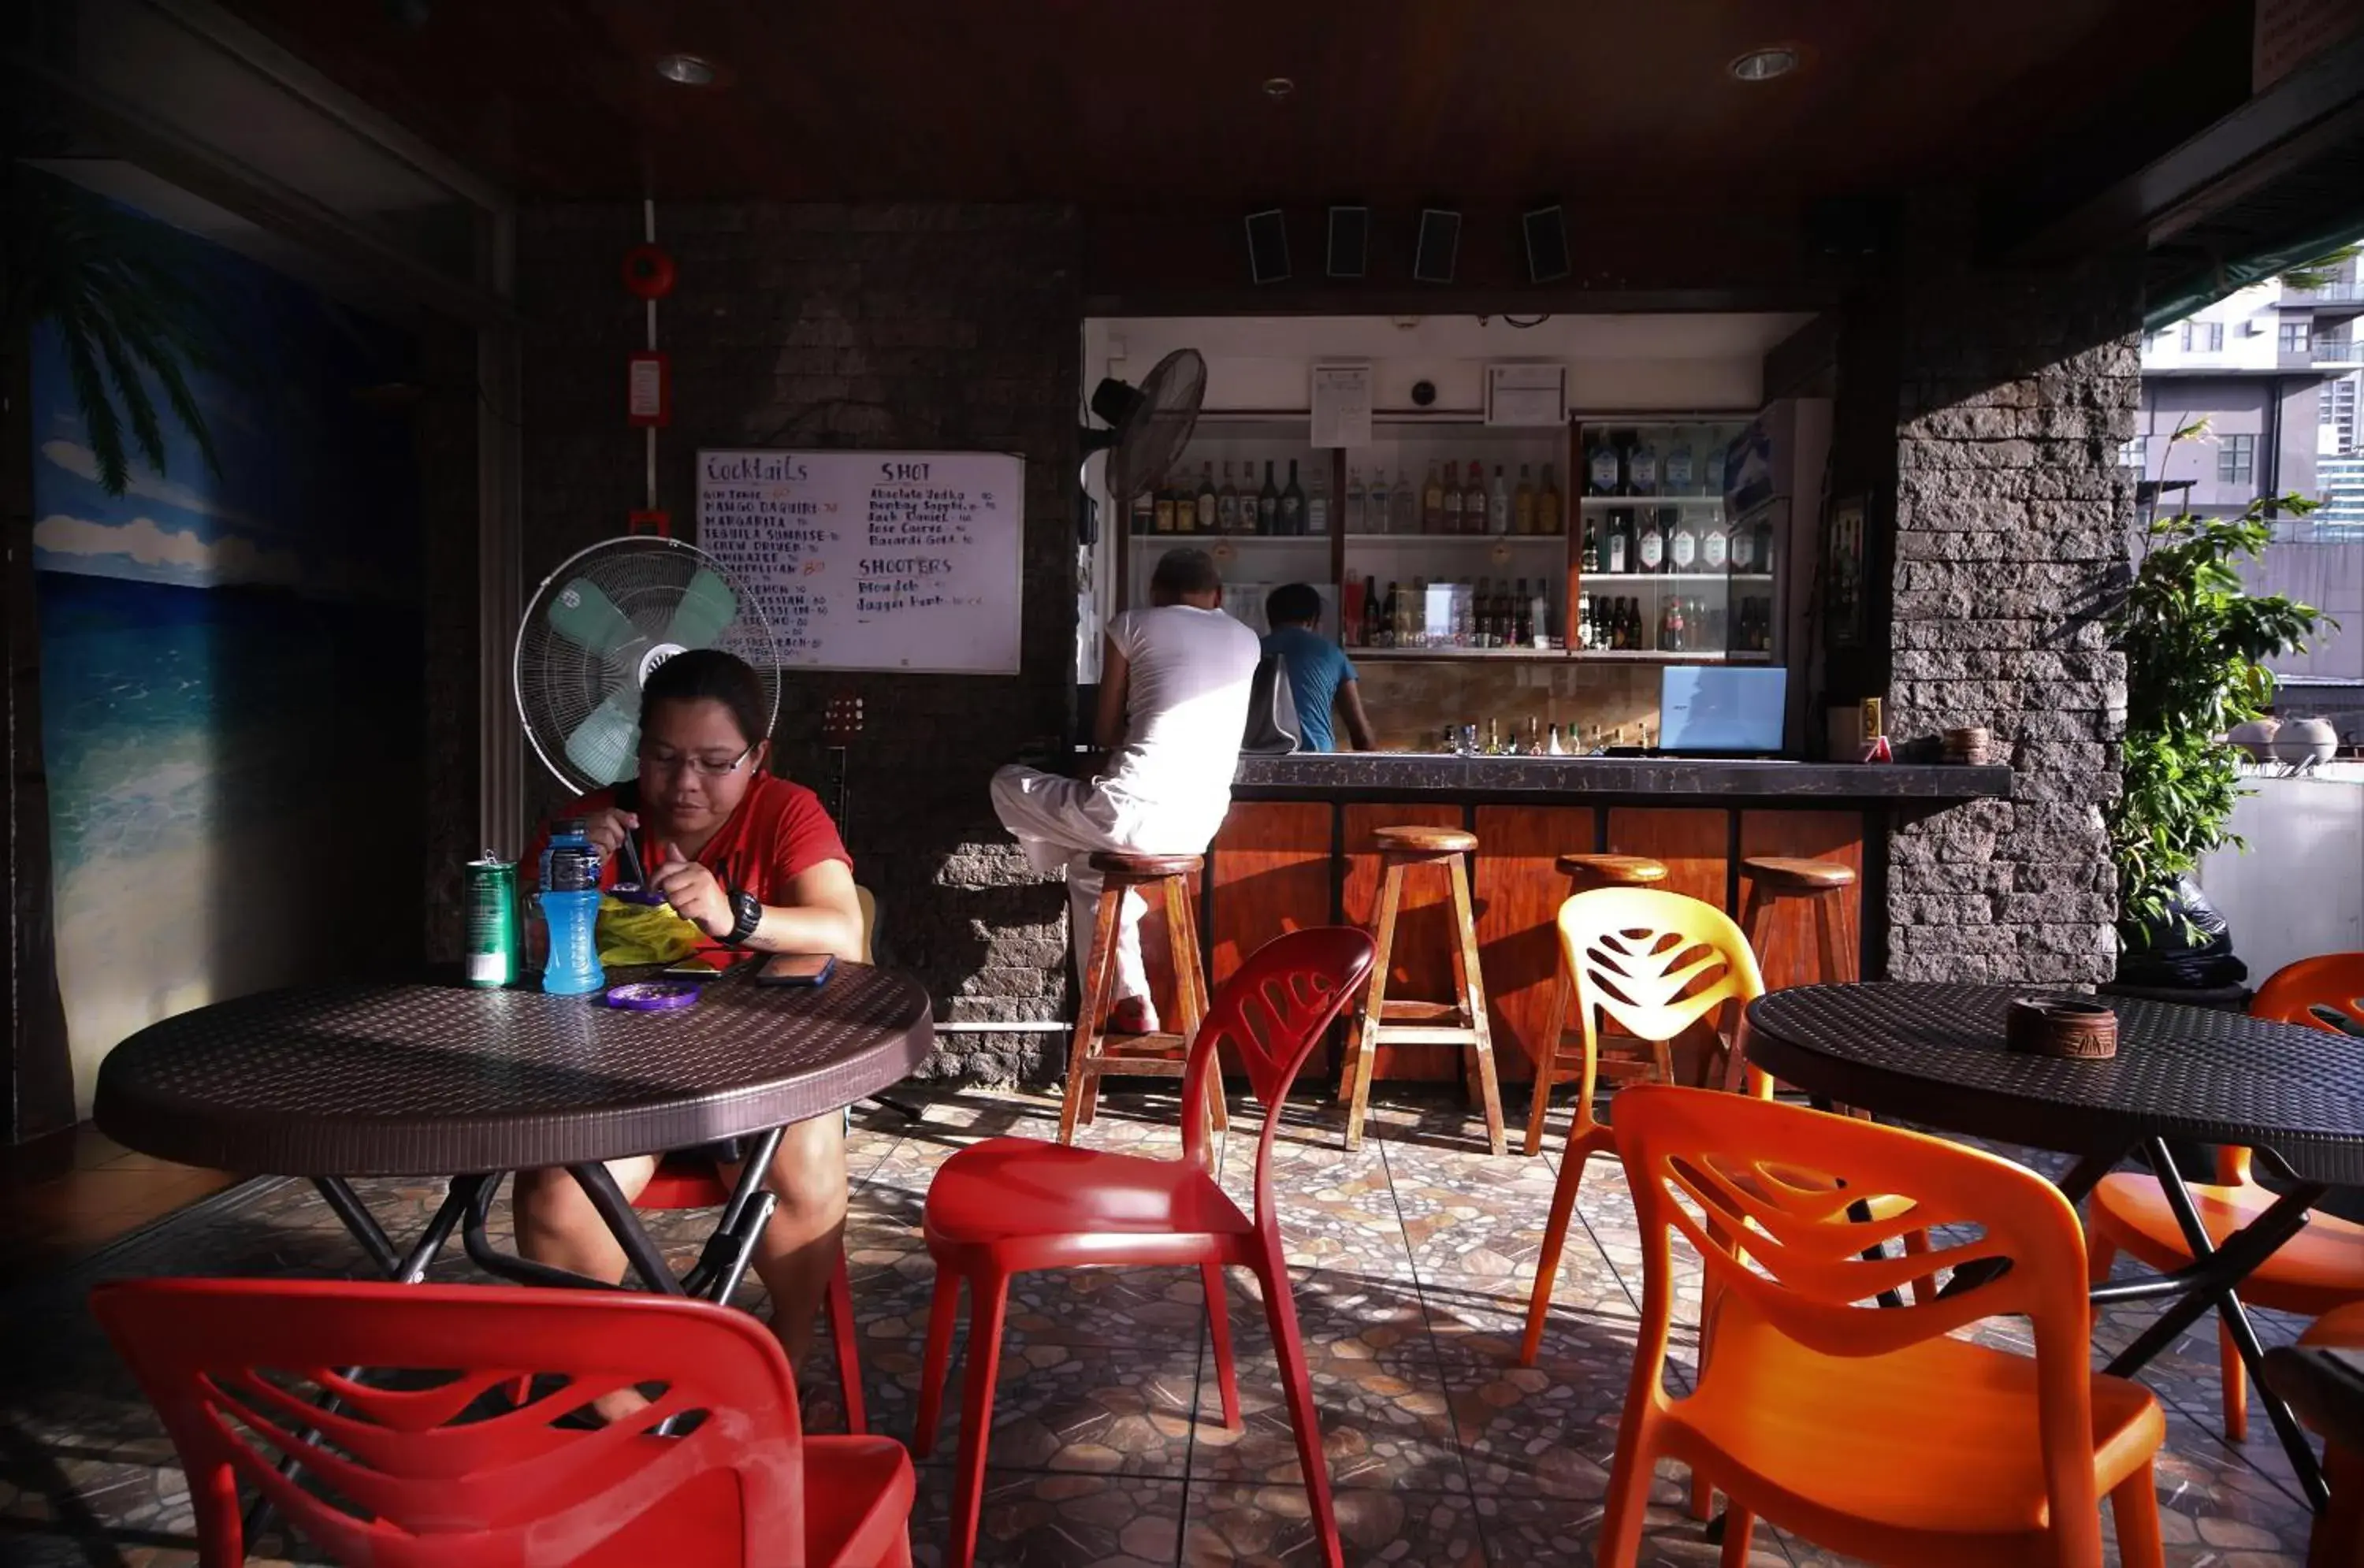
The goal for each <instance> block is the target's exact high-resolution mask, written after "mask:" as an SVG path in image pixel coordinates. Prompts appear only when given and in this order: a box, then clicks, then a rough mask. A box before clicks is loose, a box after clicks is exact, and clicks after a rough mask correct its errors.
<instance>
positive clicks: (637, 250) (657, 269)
mask: <svg viewBox="0 0 2364 1568" xmlns="http://www.w3.org/2000/svg"><path fill="white" fill-rule="evenodd" d="M674 279H675V271H674V264H673V258H672V257H671V256H668V255H667V254H665V252H664V251H663V250H660V249H659V248H658V247H656V246H654V245H635V246H633V247H632V248H631V249H630V250H627V251H625V252H624V286H625V287H626V288H627V289H630V291H631V293H632V296H633V297H634V298H635V299H663V298H664V296H665V295H669V294H671V293H673V285H674Z"/></svg>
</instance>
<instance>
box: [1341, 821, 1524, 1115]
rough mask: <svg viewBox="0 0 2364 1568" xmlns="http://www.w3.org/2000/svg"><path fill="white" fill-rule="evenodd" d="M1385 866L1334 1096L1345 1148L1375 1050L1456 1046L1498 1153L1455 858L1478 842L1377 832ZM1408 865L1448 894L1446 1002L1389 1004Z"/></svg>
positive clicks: (1464, 887)
mask: <svg viewBox="0 0 2364 1568" xmlns="http://www.w3.org/2000/svg"><path fill="white" fill-rule="evenodd" d="M1371 837H1372V839H1373V840H1374V841H1376V842H1377V846H1378V851H1379V862H1380V864H1381V866H1382V867H1383V868H1384V869H1383V871H1382V873H1381V874H1380V879H1379V906H1378V913H1377V919H1376V921H1375V925H1376V928H1377V929H1376V930H1375V932H1374V936H1375V937H1376V939H1377V943H1378V950H1379V951H1378V958H1377V962H1374V963H1373V964H1372V965H1371V988H1370V990H1369V991H1368V992H1367V993H1366V995H1365V996H1364V1000H1363V1010H1362V1013H1361V1014H1360V1015H1359V1016H1358V1017H1357V1018H1356V1019H1355V1038H1354V1040H1353V1041H1352V1042H1351V1043H1350V1044H1349V1045H1348V1047H1347V1051H1346V1076H1345V1081H1344V1083H1342V1084H1340V1085H1339V1094H1340V1095H1341V1097H1342V1098H1344V1100H1345V1101H1346V1147H1347V1148H1349V1149H1359V1148H1361V1147H1362V1146H1363V1116H1364V1113H1365V1112H1366V1110H1368V1109H1369V1107H1370V1103H1371V1071H1372V1067H1373V1064H1374V1057H1373V1054H1372V1053H1373V1052H1374V1051H1377V1049H1378V1047H1379V1046H1380V1045H1381V1044H1383V1043H1384V1044H1396V1045H1457V1046H1459V1047H1461V1048H1462V1073H1463V1081H1464V1082H1465V1083H1466V1084H1467V1085H1468V1089H1469V1097H1470V1098H1471V1099H1472V1100H1475V1101H1477V1102H1478V1104H1479V1105H1481V1106H1484V1107H1485V1111H1486V1141H1487V1144H1488V1146H1489V1147H1490V1148H1491V1149H1492V1150H1493V1151H1494V1152H1495V1153H1497V1154H1500V1153H1501V1152H1502V1151H1503V1150H1504V1148H1505V1147H1506V1145H1505V1144H1504V1142H1503V1139H1502V1090H1501V1085H1500V1083H1499V1082H1498V1081H1497V1080H1496V1078H1495V1076H1494V1036H1493V1032H1492V1030H1491V1029H1489V1026H1488V1024H1487V1021H1486V982H1485V978H1484V976H1483V975H1482V974H1480V973H1479V972H1478V917H1477V916H1476V914H1475V913H1474V912H1473V911H1472V909H1471V907H1470V903H1469V870H1468V867H1467V866H1466V864H1464V863H1463V862H1462V859H1461V857H1462V856H1464V855H1466V854H1468V853H1470V852H1471V851H1475V850H1476V849H1477V848H1478V836H1477V835H1476V834H1475V833H1465V832H1463V831H1462V830H1461V829H1460V828H1379V829H1377V831H1375V832H1374V833H1373V834H1372V835H1371ZM1414 866H1436V867H1438V868H1440V869H1442V870H1443V871H1444V873H1446V875H1447V877H1448V878H1449V879H1450V881H1451V884H1452V888H1453V922H1454V927H1455V933H1454V937H1455V940H1454V946H1453V1000H1451V1001H1449V1002H1412V1001H1395V1002H1390V1001H1388V963H1389V962H1390V960H1391V959H1392V957H1393V954H1394V948H1395V938H1396V915H1397V912H1398V911H1399V909H1400V908H1401V907H1402V905H1403V884H1404V873H1406V872H1408V871H1410V870H1411V868H1413V867H1414Z"/></svg>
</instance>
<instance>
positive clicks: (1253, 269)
mask: <svg viewBox="0 0 2364 1568" xmlns="http://www.w3.org/2000/svg"><path fill="white" fill-rule="evenodd" d="M1248 276H1249V277H1250V278H1252V279H1254V281H1255V282H1257V283H1260V284H1277V283H1279V282H1280V281H1281V280H1282V279H1284V278H1286V277H1288V218H1286V217H1283V216H1282V215H1281V210H1280V209H1279V208H1278V207H1268V208H1266V210H1265V211H1263V212H1252V213H1250V214H1248Z"/></svg>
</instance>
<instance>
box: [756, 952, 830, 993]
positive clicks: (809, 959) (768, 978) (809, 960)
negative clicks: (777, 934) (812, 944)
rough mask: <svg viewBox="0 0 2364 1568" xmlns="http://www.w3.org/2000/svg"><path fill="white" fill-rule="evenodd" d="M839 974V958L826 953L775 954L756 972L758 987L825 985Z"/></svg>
mask: <svg viewBox="0 0 2364 1568" xmlns="http://www.w3.org/2000/svg"><path fill="white" fill-rule="evenodd" d="M836 972H837V957H836V955H835V954H833V953H825V952H783V953H775V954H774V955H773V956H772V957H770V958H767V959H765V960H764V967H763V968H761V969H759V970H757V971H756V972H755V984H758V985H824V984H828V982H829V977H830V976H831V974H833V973H836Z"/></svg>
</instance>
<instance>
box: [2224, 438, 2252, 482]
mask: <svg viewBox="0 0 2364 1568" xmlns="http://www.w3.org/2000/svg"><path fill="white" fill-rule="evenodd" d="M2257 472H2258V438H2257V437H2255V436H2222V437H2219V438H2218V439H2217V446H2216V479H2217V483H2219V484H2255V483H2256V481H2257Z"/></svg>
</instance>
